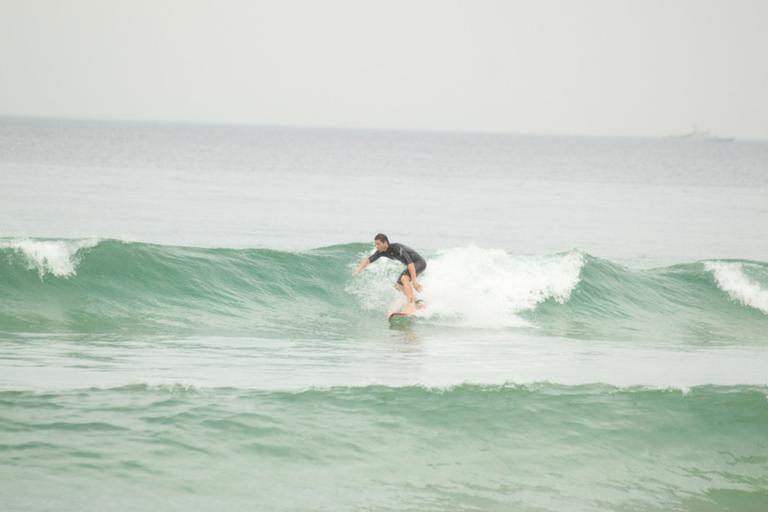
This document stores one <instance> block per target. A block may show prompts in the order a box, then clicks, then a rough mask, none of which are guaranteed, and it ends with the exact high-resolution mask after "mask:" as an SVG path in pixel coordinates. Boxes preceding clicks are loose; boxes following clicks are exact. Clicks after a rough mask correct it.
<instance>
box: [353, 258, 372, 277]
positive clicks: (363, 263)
mask: <svg viewBox="0 0 768 512" xmlns="http://www.w3.org/2000/svg"><path fill="white" fill-rule="evenodd" d="M368 263H370V260H368V258H364V259H363V261H361V262H360V265H358V266H357V268H356V269H355V271H354V272H352V275H353V276H356V275H357V274H359V273H360V272H362V271H363V269H364V268H365V267H367V266H368Z"/></svg>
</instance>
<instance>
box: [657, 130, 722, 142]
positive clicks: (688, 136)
mask: <svg viewBox="0 0 768 512" xmlns="http://www.w3.org/2000/svg"><path fill="white" fill-rule="evenodd" d="M664 138H665V139H669V140H687V141H692V142H733V139H732V138H729V137H718V136H716V135H712V133H710V132H708V131H705V130H697V129H695V128H694V129H693V131H691V132H688V133H684V134H682V135H669V136H667V137H664Z"/></svg>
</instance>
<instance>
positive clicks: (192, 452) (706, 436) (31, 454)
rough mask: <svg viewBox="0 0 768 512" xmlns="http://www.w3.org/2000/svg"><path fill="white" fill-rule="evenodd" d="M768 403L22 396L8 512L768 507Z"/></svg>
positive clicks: (8, 444)
mask: <svg viewBox="0 0 768 512" xmlns="http://www.w3.org/2000/svg"><path fill="white" fill-rule="evenodd" d="M766 391H768V390H767V389H766V388H765V387H746V386H740V387H715V386H703V387H697V388H694V389H691V390H690V391H689V392H687V393H682V392H680V391H675V390H651V389H643V388H633V389H617V388H612V387H610V386H601V385H589V386H574V387H566V386H558V385H553V384H537V385H531V386H476V385H461V386H456V387H452V388H448V389H428V388H421V387H402V388H392V387H383V386H367V387H339V388H326V389H310V390H305V391H302V392H274V391H264V390H262V391H257V390H250V391H249V390H242V389H235V388H215V389H195V388H185V387H180V386H147V385H132V386H124V387H119V388H112V389H86V390H78V391H72V392H60V391H59V392H49V393H32V392H27V391H18V392H9V391H5V392H0V442H2V444H0V453H1V454H2V458H3V465H0V476H3V479H2V482H3V484H0V486H4V488H5V491H6V492H5V493H4V503H5V506H6V507H7V508H8V510H49V508H47V507H48V506H49V505H48V504H49V503H50V502H52V500H55V501H56V503H57V507H58V508H60V509H65V510H70V509H77V510H103V509H105V508H112V507H115V506H116V505H115V504H120V503H128V504H130V505H131V506H130V508H132V509H137V508H138V509H148V508H152V505H153V504H158V503H163V508H164V509H167V510H189V509H190V507H191V508H193V509H195V510H208V509H211V510H213V509H215V504H216V503H215V502H216V501H219V502H220V501H221V500H222V499H225V500H226V502H227V503H228V506H230V507H231V508H232V509H233V510H250V509H252V507H254V504H257V507H256V508H257V509H259V510H262V509H263V510H382V511H383V510H393V509H394V508H396V509H398V510H435V511H437V510H441V511H442V510H509V509H512V510H537V511H550V510H551V511H560V510H584V511H586V510H652V511H657V510H658V511H662V510H690V511H703V510H761V507H763V506H764V505H765V503H766V499H767V498H768V492H767V491H766V489H768V474H766V472H765V465H766V464H767V463H768V443H766V438H765V428H766V425H768V406H767V404H766ZM19 432H23V435H20V434H19ZM201 468H204V469H201ZM40 478H45V482H46V485H45V486H40V485H39V481H40ZM73 481H76V482H78V487H77V488H78V492H76V493H73V492H71V489H70V487H71V485H72V482H73ZM297 481H298V482H301V483H300V484H298V485H297ZM82 496H88V499H87V501H82ZM395 503H396V504H397V505H396V506H395V507H394V508H393V504H395Z"/></svg>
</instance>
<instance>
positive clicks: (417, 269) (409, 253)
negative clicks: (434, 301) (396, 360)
mask: <svg viewBox="0 0 768 512" xmlns="http://www.w3.org/2000/svg"><path fill="white" fill-rule="evenodd" d="M373 240H374V243H375V244H376V252H374V253H373V254H371V255H370V256H368V257H367V258H365V259H364V260H363V261H362V262H360V265H359V266H358V267H357V268H356V269H355V271H354V272H353V273H352V275H357V274H359V273H360V272H362V271H363V269H364V268H365V267H367V266H368V264H369V263H373V262H374V261H376V260H377V259H379V258H381V257H382V256H384V257H385V258H389V259H391V260H398V261H400V262H401V263H403V264H404V265H405V266H406V269H405V270H403V272H402V273H401V274H400V276H399V277H398V278H397V281H396V282H395V288H397V289H398V290H400V291H401V292H403V293H404V294H405V297H406V299H408V302H407V303H406V305H405V309H404V310H403V313H406V314H409V315H410V314H411V313H413V312H414V311H416V301H415V299H414V296H413V289H414V288H415V289H416V291H417V292H421V284H420V283H419V282H418V281H417V280H416V277H417V276H418V275H419V274H421V273H422V272H424V269H425V268H427V262H426V261H425V260H424V258H422V257H421V256H420V255H419V253H417V252H416V251H414V250H413V249H411V248H410V247H408V246H406V245H403V244H398V243H389V238H387V235H385V234H383V233H379V234H378V235H376V236H375V237H374V239H373Z"/></svg>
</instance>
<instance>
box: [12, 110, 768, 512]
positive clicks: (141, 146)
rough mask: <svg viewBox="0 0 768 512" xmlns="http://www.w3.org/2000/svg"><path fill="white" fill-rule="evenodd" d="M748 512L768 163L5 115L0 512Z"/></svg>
mask: <svg viewBox="0 0 768 512" xmlns="http://www.w3.org/2000/svg"><path fill="white" fill-rule="evenodd" d="M378 232H385V233H387V234H388V235H389V236H390V238H391V239H392V240H393V241H397V242H402V243H405V244H407V245H409V246H411V247H413V248H414V249H416V250H417V251H419V252H420V253H421V254H422V255H423V256H425V257H426V259H427V261H428V267H427V270H426V271H425V273H424V274H423V277H422V279H421V282H422V284H423V286H424V290H423V293H422V299H423V300H424V301H425V302H426V304H427V308H426V309H425V310H424V311H422V312H420V313H419V314H418V315H416V317H415V318H413V320H412V321H410V322H405V323H402V324H397V325H390V324H389V322H388V321H387V318H386V316H387V312H388V311H390V310H392V309H395V308H397V307H399V306H401V305H402V299H401V297H400V296H398V293H397V291H396V290H394V288H393V287H392V284H393V281H394V279H395V277H396V276H397V275H398V273H399V272H400V271H401V268H400V267H399V266H398V265H397V264H395V262H391V261H389V260H379V261H377V262H376V263H375V264H373V265H371V266H369V267H368V269H366V271H365V272H363V274H361V275H360V276H358V277H352V275H351V273H352V271H353V270H354V268H355V267H356V265H357V264H358V263H359V262H360V260H361V259H362V258H363V257H365V256H366V255H368V254H370V253H372V252H373V250H374V249H373V236H374V235H375V234H376V233H378ZM766 504H768V142H765V141H744V140H736V141H733V142H719V141H716V140H685V139H672V138H670V139H640V138H638V139H628V138H624V139H622V138H588V137H566V136H562V137H555V136H535V135H500V134H461V133H427V132H408V131H375V130H342V129H315V128H288V127H258V126H225V125H189V124H167V123H165V124H163V123H128V122H96V121H68V120H34V119H14V118H0V509H1V510H3V511H9V512H11V511H35V512H36V511H62V510H78V511H104V510H115V511H139V510H166V511H176V510H178V511H208V510H210V511H213V510H217V511H218V510H231V511H236V510H243V511H246V510H247V511H252V510H265V511H345V510H350V511H358V510H367V511H401V510H413V511H416V510H418V511H486V510H489V511H512V510H514V511H563V510H567V511H669V510H675V511H708V512H709V511H712V512H714V511H723V510H733V511H763V510H766V506H768V505H766Z"/></svg>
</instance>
